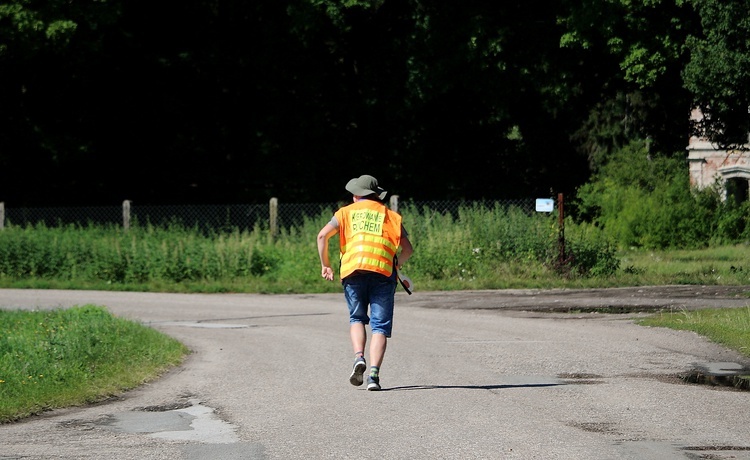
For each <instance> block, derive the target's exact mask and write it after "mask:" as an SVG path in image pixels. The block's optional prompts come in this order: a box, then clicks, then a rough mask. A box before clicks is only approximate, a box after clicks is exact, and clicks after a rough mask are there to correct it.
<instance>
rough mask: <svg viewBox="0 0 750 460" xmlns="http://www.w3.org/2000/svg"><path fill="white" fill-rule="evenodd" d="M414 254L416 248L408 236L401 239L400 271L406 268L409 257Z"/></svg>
mask: <svg viewBox="0 0 750 460" xmlns="http://www.w3.org/2000/svg"><path fill="white" fill-rule="evenodd" d="M413 253H414V248H413V247H412V245H411V241H409V237H408V236H403V237H401V253H399V255H398V267H396V268H398V269H400V268H401V267H403V266H404V264H405V263H406V261H407V260H409V257H411V255H412V254H413Z"/></svg>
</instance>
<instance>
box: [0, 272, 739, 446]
mask: <svg viewBox="0 0 750 460" xmlns="http://www.w3.org/2000/svg"><path fill="white" fill-rule="evenodd" d="M748 292H750V287H748V286H745V287H706V286H704V287H702V286H672V287H639V288H621V289H620V288H618V289H596V290H502V291H452V292H415V293H414V295H412V296H407V295H406V294H405V293H403V292H399V294H397V306H396V316H395V321H394V332H393V338H392V339H391V340H390V341H389V343H388V351H387V354H386V359H385V362H384V364H383V367H382V371H381V383H382V385H383V389H384V391H381V392H368V391H366V390H364V389H363V388H364V387H353V386H351V385H350V384H349V382H348V376H349V372H350V369H351V365H352V362H353V359H352V358H353V357H352V353H351V349H350V344H349V339H348V324H347V318H346V307H345V303H344V299H343V295H341V294H315V295H252V294H160V293H133V292H103V291H57V290H13V289H2V290H0V308H6V309H15V308H27V309H29V308H60V307H68V306H72V305H84V304H95V305H103V306H106V307H107V308H108V309H109V310H110V311H111V312H112V313H114V314H116V315H119V316H122V317H127V318H130V319H134V320H137V321H140V322H142V323H143V324H146V325H148V326H151V327H154V328H156V329H158V330H161V331H162V332H164V333H167V334H169V335H171V336H173V337H175V338H177V339H178V340H180V341H182V342H183V343H185V344H186V345H187V346H188V347H189V348H190V349H191V354H190V356H189V357H188V358H187V360H186V361H185V363H184V364H183V365H182V366H180V367H179V368H177V369H174V370H172V371H171V372H169V373H167V374H166V375H163V376H161V377H160V378H159V379H157V380H156V381H153V382H150V383H147V384H144V385H143V386H141V387H139V388H137V389H135V390H132V391H129V392H126V393H124V394H122V395H119V396H117V397H113V398H111V399H109V400H107V401H103V402H101V403H97V404H92V405H89V406H85V407H74V408H68V409H62V410H55V411H51V412H46V413H44V414H41V415H38V416H34V417H31V418H29V419H26V420H23V421H21V422H17V423H9V424H4V425H0V460H3V459H101V458H110V459H212V460H216V459H294V458H300V459H301V458H305V459H310V458H336V459H348V458H358V459H370V458H372V459H374V458H387V459H436V458H437V459H545V460H546V459H566V460H569V459H634V460H635V459H638V460H642V459H659V460H662V459H714V460H717V459H718V460H720V459H750V393H748V392H746V391H739V390H737V389H734V388H731V387H725V386H710V385H699V384H690V383H687V382H686V381H685V380H684V379H683V378H682V376H684V375H686V374H687V373H690V372H692V371H694V370H695V369H698V368H704V369H706V368H712V367H713V368H717V369H725V368H732V369H737V368H739V369H743V368H744V369H747V368H748V360H747V358H744V357H743V356H741V355H739V354H738V353H736V352H733V351H730V350H727V349H725V348H723V347H721V346H719V345H717V344H713V343H710V342H709V341H707V340H706V339H704V338H702V337H701V336H699V335H697V334H694V333H691V332H685V331H674V330H669V329H663V328H648V327H641V326H638V325H636V324H635V323H634V320H635V319H637V318H640V317H643V316H645V315H649V314H651V313H653V312H655V311H664V310H670V311H681V310H691V309H696V308H706V307H737V308H744V307H747V306H748V305H750V298H749V297H748ZM602 311H604V312H605V313H602Z"/></svg>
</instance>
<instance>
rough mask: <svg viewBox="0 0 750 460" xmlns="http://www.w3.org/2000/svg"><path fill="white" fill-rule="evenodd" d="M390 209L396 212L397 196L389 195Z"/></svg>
mask: <svg viewBox="0 0 750 460" xmlns="http://www.w3.org/2000/svg"><path fill="white" fill-rule="evenodd" d="M391 209H392V210H393V211H395V212H398V195H391Z"/></svg>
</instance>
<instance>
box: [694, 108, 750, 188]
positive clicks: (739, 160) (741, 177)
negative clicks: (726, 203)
mask: <svg viewBox="0 0 750 460" xmlns="http://www.w3.org/2000/svg"><path fill="white" fill-rule="evenodd" d="M701 117H702V114H701V113H700V111H699V110H697V109H696V110H694V111H693V113H692V114H691V118H692V119H693V120H700V118H701ZM745 147H746V148H750V144H745ZM687 151H688V163H689V165H690V185H691V186H693V187H697V188H699V189H702V188H705V187H711V186H714V185H716V186H718V187H720V188H719V190H721V192H722V193H723V196H724V197H725V198H730V197H731V198H733V199H735V200H737V201H744V200H748V199H750V195H748V190H750V151H748V150H720V149H719V148H718V147H717V146H716V144H713V143H711V142H709V141H708V140H706V139H705V138H701V137H697V136H692V137H690V140H689V142H688V147H687Z"/></svg>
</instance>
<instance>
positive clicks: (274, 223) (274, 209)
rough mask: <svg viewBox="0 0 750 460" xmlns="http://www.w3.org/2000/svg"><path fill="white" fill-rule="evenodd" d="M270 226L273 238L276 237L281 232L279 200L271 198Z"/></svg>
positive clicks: (269, 208) (269, 204) (269, 203)
mask: <svg viewBox="0 0 750 460" xmlns="http://www.w3.org/2000/svg"><path fill="white" fill-rule="evenodd" d="M268 217H269V226H270V227H271V237H272V238H273V237H275V236H276V234H277V233H278V231H279V199H278V198H271V201H269V202H268Z"/></svg>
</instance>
